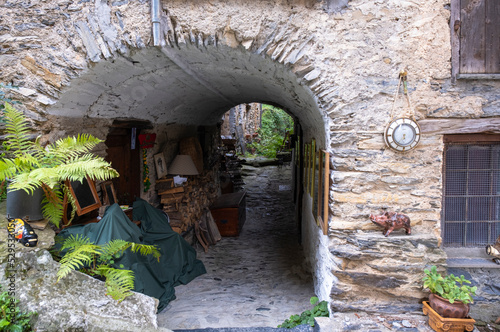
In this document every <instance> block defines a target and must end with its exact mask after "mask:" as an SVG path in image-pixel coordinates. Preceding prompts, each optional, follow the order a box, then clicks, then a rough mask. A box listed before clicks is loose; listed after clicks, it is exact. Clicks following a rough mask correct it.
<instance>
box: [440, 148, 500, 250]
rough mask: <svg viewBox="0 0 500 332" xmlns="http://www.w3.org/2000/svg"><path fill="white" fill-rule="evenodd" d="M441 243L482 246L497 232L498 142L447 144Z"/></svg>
mask: <svg viewBox="0 0 500 332" xmlns="http://www.w3.org/2000/svg"><path fill="white" fill-rule="evenodd" d="M443 196H444V204H443V215H442V218H443V244H444V246H445V247H484V246H486V245H487V244H493V243H495V240H496V238H497V237H498V235H499V234H500V144H498V143H488V144H463V143H447V144H446V145H445V158H444V194H443Z"/></svg>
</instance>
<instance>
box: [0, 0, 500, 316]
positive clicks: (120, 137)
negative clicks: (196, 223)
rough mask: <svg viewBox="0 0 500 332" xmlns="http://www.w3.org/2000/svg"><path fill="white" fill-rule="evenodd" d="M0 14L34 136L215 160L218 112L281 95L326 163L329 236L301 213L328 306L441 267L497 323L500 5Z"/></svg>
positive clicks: (439, 0)
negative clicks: (391, 135) (403, 142)
mask: <svg viewBox="0 0 500 332" xmlns="http://www.w3.org/2000/svg"><path fill="white" fill-rule="evenodd" d="M0 9H1V10H0V13H1V14H0V82H2V83H12V84H13V85H15V86H19V87H20V89H19V90H15V91H13V92H12V93H13V94H14V95H13V98H15V99H18V100H20V101H22V106H21V107H22V109H23V110H24V111H25V112H26V114H28V115H29V116H30V117H31V118H32V119H33V123H34V124H35V125H36V127H37V128H38V129H39V131H40V132H41V133H42V134H43V136H42V139H44V140H46V141H51V140H54V139H55V138H58V137H61V136H64V135H68V134H75V133H79V132H87V133H90V134H93V135H96V136H98V137H100V138H102V139H105V140H106V142H108V145H106V144H103V145H102V147H101V150H100V151H98V152H99V153H101V154H102V155H108V154H109V153H108V152H107V150H110V149H112V148H117V149H118V148H119V149H121V152H117V153H118V154H119V155H120V160H118V161H116V164H117V165H118V166H119V165H120V164H127V165H140V158H139V157H138V154H137V152H138V149H132V148H131V147H130V145H127V144H128V143H127V142H131V136H132V133H133V132H135V133H137V134H141V133H143V134H144V133H155V134H156V142H155V145H154V147H153V148H151V149H150V151H148V158H149V161H151V162H152V158H153V155H155V154H156V153H158V152H163V153H164V155H165V158H166V160H167V162H169V161H171V160H172V159H173V158H174V156H175V155H176V154H177V153H178V151H179V142H180V141H182V139H183V138H186V137H193V136H196V137H198V139H199V141H200V143H201V146H202V148H203V153H204V159H205V161H207V162H206V163H205V165H211V164H212V163H211V162H210V161H211V160H213V159H214V158H216V153H217V152H216V151H217V149H216V146H217V144H218V138H219V137H220V136H219V135H220V132H219V128H218V123H219V121H220V119H221V116H222V115H223V114H224V112H226V111H227V110H228V109H230V108H231V107H234V106H235V105H239V104H242V103H250V102H262V103H272V104H276V105H279V106H280V107H282V108H284V109H286V110H287V111H288V112H290V113H291V114H293V115H294V117H295V119H296V121H297V123H298V127H297V130H296V132H298V133H300V141H299V142H300V145H299V146H300V148H301V149H302V148H303V144H304V143H311V142H312V141H313V140H314V141H315V145H316V148H318V149H322V150H325V151H327V152H328V153H329V155H330V157H329V165H330V172H329V186H328V187H329V196H328V206H329V209H328V210H329V215H328V220H327V227H326V228H325V232H324V231H323V230H322V229H321V228H320V227H318V225H317V223H316V221H315V214H314V213H313V209H312V205H313V198H311V197H313V196H314V195H312V196H311V195H309V194H308V193H306V192H303V193H302V195H299V196H298V198H300V199H299V200H298V202H299V204H298V205H299V206H300V208H299V209H298V211H300V213H298V215H297V218H298V220H300V224H301V229H302V237H303V238H302V244H303V246H304V248H305V251H306V253H307V255H308V260H309V262H310V265H311V269H312V271H313V275H314V280H315V289H316V293H317V294H318V296H319V297H320V298H322V299H326V300H328V301H329V302H330V308H331V310H333V311H353V310H365V311H382V312H391V313H392V312H407V311H418V310H420V308H421V304H420V301H421V299H423V298H424V297H426V294H425V293H424V292H423V291H422V289H421V282H420V281H421V278H422V271H423V269H424V268H425V267H429V266H431V265H438V266H442V267H447V268H448V270H449V271H452V272H454V273H457V272H458V273H462V274H465V275H466V276H468V277H470V278H471V279H472V280H473V281H474V283H476V284H477V285H478V286H479V287H480V289H479V292H478V300H477V303H476V304H475V305H474V306H473V312H472V315H475V316H476V317H478V318H481V319H483V320H491V319H492V318H494V317H497V316H498V314H499V313H498V301H499V300H500V284H499V280H500V277H499V276H500V266H499V265H496V264H494V263H492V262H491V260H490V259H488V257H486V256H485V254H484V246H485V245H486V244H488V243H493V242H494V241H495V239H496V237H497V236H498V235H499V233H500V204H499V202H500V190H499V189H498V186H499V185H500V184H499V180H498V175H499V173H500V167H499V161H500V159H499V158H500V154H499V152H498V151H499V147H500V136H499V135H498V134H499V133H500V103H499V100H500V81H498V78H499V77H500V76H499V75H500V61H499V59H500V49H499V48H500V46H499V45H500V43H499V41H498V36H499V35H500V25H499V21H498V20H497V19H496V17H497V16H498V15H499V11H500V6H499V3H498V1H496V0H474V1H473V0H421V1H399V0H398V1H394V0H388V1H372V0H276V1H272V0H258V1H251V2H249V1H241V0H236V1H231V2H227V1H218V0H216V1H207V0H202V1H194V0H172V1H166V0H152V1H146V0H122V1H111V0H110V1H107V0H86V1H79V2H75V1H66V0H46V1H35V0H33V1H14V0H7V1H4V2H2V3H1V4H0ZM402 70H406V72H407V76H406V77H407V81H405V82H402V84H401V87H400V86H399V85H400V83H401V81H400V79H399V73H400V72H401V71H402ZM403 85H405V86H406V88H407V91H408V94H405V93H404V88H403ZM398 88H399V89H398ZM407 96H409V97H410V98H409V100H408V99H407ZM408 101H410V103H408ZM402 116H406V117H410V118H413V119H414V120H415V121H416V123H418V126H419V128H420V133H421V135H420V142H419V144H418V145H417V146H415V147H414V148H412V149H410V150H408V151H396V150H394V149H391V148H390V147H388V144H386V142H385V140H384V133H385V132H386V127H387V125H388V124H389V122H390V121H391V120H393V119H396V118H399V117H402ZM132 128H135V130H134V131H133V130H132ZM111 142H115V143H113V144H114V145H113V144H112V143H111ZM389 143H390V142H389ZM134 150H135V151H134ZM301 151H302V150H301ZM303 152H304V151H302V153H299V154H298V155H299V156H304V153H303ZM206 167H208V166H206ZM303 168H304V165H301V166H299V170H300V169H303ZM134 169H135V170H126V169H123V170H120V171H121V172H122V176H127V177H128V178H130V179H137V181H129V182H130V183H133V186H132V187H130V188H125V187H123V188H122V189H121V190H122V192H123V191H126V192H127V193H129V194H130V195H131V196H133V195H132V194H134V195H140V196H141V197H143V198H145V199H147V200H149V201H151V202H155V201H156V200H157V193H156V191H155V177H154V174H153V175H152V177H151V182H152V185H151V187H150V188H149V190H147V191H146V192H144V190H143V189H144V188H143V187H142V181H141V179H140V176H138V175H137V174H140V170H139V167H136V168H134ZM207 171H208V170H207ZM124 172H125V173H124ZM127 172H128V173H127ZM134 172H135V173H134ZM297 174H300V172H298V173H297ZM296 183H297V184H299V185H298V188H301V187H302V185H301V184H302V183H303V179H302V178H301V177H298V178H297V179H296ZM379 211H397V212H400V213H404V214H407V215H408V216H409V217H410V219H411V223H412V234H411V235H410V236H407V235H405V234H404V233H403V232H401V231H395V232H394V233H392V234H391V235H390V236H388V237H384V236H383V235H382V234H381V229H380V228H378V227H377V226H375V225H373V224H372V223H371V222H370V219H369V215H370V214H372V213H378V212H379ZM325 233H326V234H325Z"/></svg>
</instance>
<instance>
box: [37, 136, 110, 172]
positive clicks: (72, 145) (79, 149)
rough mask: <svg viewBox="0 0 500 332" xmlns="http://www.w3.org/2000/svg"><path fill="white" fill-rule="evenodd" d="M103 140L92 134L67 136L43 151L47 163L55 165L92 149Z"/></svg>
mask: <svg viewBox="0 0 500 332" xmlns="http://www.w3.org/2000/svg"><path fill="white" fill-rule="evenodd" d="M101 142H103V141H102V140H101V139H98V138H96V137H94V136H92V135H90V134H80V135H78V136H76V137H75V136H73V137H65V138H61V139H59V140H57V141H56V142H55V143H53V144H50V145H48V146H47V147H45V149H44V150H45V151H44V153H43V155H44V157H45V160H46V162H47V163H49V164H51V165H53V166H55V165H58V164H61V163H64V162H66V161H67V160H68V159H70V158H76V157H78V156H80V155H82V154H85V153H88V152H89V151H91V150H92V149H93V148H94V147H95V146H96V145H97V144H99V143H101Z"/></svg>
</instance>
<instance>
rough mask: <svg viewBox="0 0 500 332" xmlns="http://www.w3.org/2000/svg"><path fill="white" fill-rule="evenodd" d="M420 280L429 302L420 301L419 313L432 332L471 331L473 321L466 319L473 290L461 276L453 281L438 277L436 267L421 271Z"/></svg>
mask: <svg viewBox="0 0 500 332" xmlns="http://www.w3.org/2000/svg"><path fill="white" fill-rule="evenodd" d="M424 273H425V276H424V278H423V279H422V281H423V286H424V289H426V288H427V289H429V290H430V292H431V294H430V295H429V302H425V301H424V309H423V312H424V314H425V315H429V325H431V327H432V328H433V329H434V330H435V331H443V330H447V329H449V328H450V327H453V328H454V330H453V331H464V330H467V331H472V329H473V328H474V323H475V320H473V319H471V318H468V314H469V310H470V303H472V302H473V298H472V296H474V295H475V294H476V290H477V287H476V286H473V287H471V286H469V284H471V282H470V281H469V280H467V279H465V277H464V276H463V275H461V276H460V277H457V276H455V275H453V274H449V275H447V276H444V277H443V276H442V275H441V274H440V273H439V272H438V271H437V268H436V266H432V267H431V269H430V270H429V269H425V270H424Z"/></svg>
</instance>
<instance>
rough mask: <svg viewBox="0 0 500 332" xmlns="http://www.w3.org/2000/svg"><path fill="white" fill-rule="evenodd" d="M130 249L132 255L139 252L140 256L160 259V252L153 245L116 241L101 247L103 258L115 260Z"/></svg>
mask: <svg viewBox="0 0 500 332" xmlns="http://www.w3.org/2000/svg"><path fill="white" fill-rule="evenodd" d="M128 248H130V250H131V251H132V252H133V253H136V252H139V253H140V254H141V255H143V256H146V255H153V256H154V257H155V258H156V259H157V260H158V261H159V259H160V256H161V254H160V251H159V250H158V248H157V247H156V246H155V245H149V244H141V243H134V242H129V241H125V240H121V239H116V240H112V241H110V242H108V243H107V244H106V245H105V246H104V247H103V256H104V255H108V256H112V257H115V258H118V257H120V256H121V254H122V253H123V252H124V251H125V250H127V249H128Z"/></svg>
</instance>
